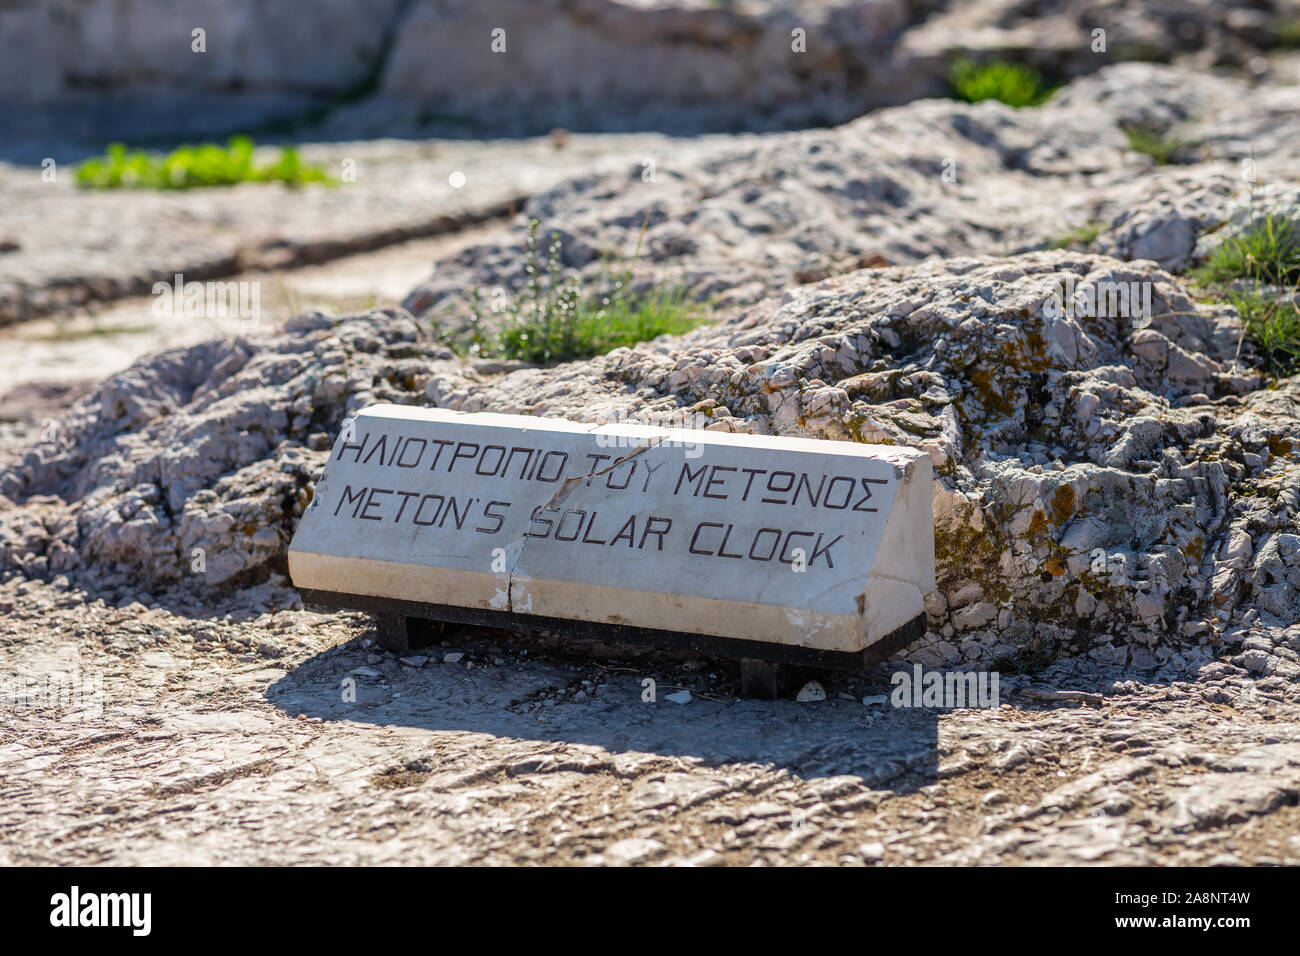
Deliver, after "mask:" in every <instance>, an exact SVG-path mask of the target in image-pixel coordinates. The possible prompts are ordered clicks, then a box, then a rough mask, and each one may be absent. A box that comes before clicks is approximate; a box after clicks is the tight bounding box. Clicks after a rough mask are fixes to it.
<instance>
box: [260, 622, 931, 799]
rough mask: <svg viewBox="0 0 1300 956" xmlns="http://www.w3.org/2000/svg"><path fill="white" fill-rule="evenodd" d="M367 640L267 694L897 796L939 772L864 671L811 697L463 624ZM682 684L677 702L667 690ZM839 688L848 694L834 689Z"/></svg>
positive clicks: (732, 675) (283, 704)
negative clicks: (428, 635) (774, 694)
mask: <svg viewBox="0 0 1300 956" xmlns="http://www.w3.org/2000/svg"><path fill="white" fill-rule="evenodd" d="M373 636H374V633H373V631H372V632H367V633H366V634H362V635H359V636H358V637H357V638H356V639H354V640H352V641H349V642H348V643H346V644H343V645H340V646H337V647H334V648H331V649H330V650H328V651H326V652H324V653H321V654H318V655H316V656H315V657H312V658H310V659H309V660H307V661H304V662H303V663H302V664H300V665H299V666H298V667H296V668H294V669H293V670H292V671H290V672H289V673H287V674H286V675H285V676H284V677H283V678H282V679H280V680H278V681H276V682H274V683H273V684H272V685H271V687H270V688H269V689H268V691H267V698H268V700H270V701H271V703H273V704H274V705H275V706H276V707H278V708H280V709H281V710H283V711H284V712H286V713H288V714H291V715H294V716H296V715H298V714H303V715H306V716H307V717H318V718H321V719H322V720H326V721H355V722H359V723H366V724H374V725H391V726H400V727H415V728H421V729H425V730H430V731H457V732H466V733H481V734H490V735H492V736H494V737H507V738H517V739H522V740H534V741H546V742H552V743H561V744H588V745H595V746H598V747H601V748H604V749H605V750H607V751H609V752H611V753H614V754H617V753H624V752H640V753H654V754H660V755H664V756H672V757H678V758H692V757H693V758H697V759H699V760H701V761H703V762H705V763H706V764H709V765H714V766H718V765H724V764H731V763H754V764H765V765H770V766H772V767H773V768H774V769H784V770H787V771H788V772H789V773H790V774H792V775H794V776H797V777H801V778H805V779H807V778H814V777H832V776H839V775H851V776H855V777H858V778H860V779H861V780H862V781H863V782H864V783H866V784H867V785H868V786H871V787H873V788H882V787H886V786H887V787H888V788H890V789H892V790H895V791H896V792H910V791H911V790H913V789H916V788H918V787H921V786H925V785H926V784H929V783H933V782H935V780H937V773H936V769H937V763H938V756H937V753H938V750H937V735H938V720H939V712H938V711H935V710H931V709H915V710H910V709H901V708H899V709H896V708H894V707H891V706H889V705H888V704H875V705H871V706H867V705H864V704H863V703H862V699H861V697H862V691H863V690H864V689H865V690H867V691H869V692H870V693H872V694H877V695H879V694H883V693H885V692H886V690H887V689H888V688H887V687H880V686H877V687H871V686H869V685H868V682H867V680H866V679H865V678H859V679H853V678H846V677H845V676H842V675H835V674H820V675H815V676H818V677H819V678H820V680H821V681H822V683H823V684H824V686H825V687H826V690H827V693H828V699H826V700H825V701H821V702H817V703H798V702H796V701H795V700H793V699H785V700H779V701H760V700H742V699H740V698H739V681H738V671H739V667H738V664H737V663H736V662H735V661H730V660H726V659H723V658H706V657H697V658H689V657H682V656H675V655H668V654H664V653H661V652H654V651H650V652H647V651H645V650H643V649H639V648H626V647H621V646H606V645H593V644H576V643H566V642H564V641H562V640H558V639H557V638H555V637H553V636H545V635H511V634H507V633H504V632H500V631H492V630H487V629H482V628H463V629H460V630H457V631H455V632H454V633H453V634H452V635H451V637H450V639H448V640H446V641H443V642H441V643H440V644H437V645H435V646H432V647H429V648H425V649H421V650H417V651H412V652H411V653H410V654H409V655H405V656H404V657H403V658H395V657H393V656H391V655H382V659H381V660H375V657H377V656H380V655H378V653H377V649H376V648H374V647H373V646H372V644H371V641H372V638H373ZM548 644H549V645H550V646H548ZM458 654H459V655H463V656H462V657H460V658H459V659H457V657H456V655H458ZM448 657H450V659H449V660H448V659H446V658H448ZM368 660H369V661H371V663H366V661H368ZM404 661H411V662H413V663H415V664H418V665H422V666H411V665H410V664H408V663H404ZM647 680H649V681H653V682H654V683H653V691H654V693H653V695H651V694H650V693H649V690H650V689H651V685H649V684H647V683H646V681H647ZM683 689H685V690H688V691H690V693H691V700H690V702H689V703H685V704H682V703H676V702H673V701H671V700H669V699H668V697H669V695H673V694H678V693H680V691H681V690H683ZM850 689H852V690H853V692H854V693H855V696H854V697H853V699H844V698H841V697H840V696H839V694H840V693H843V692H847V691H849V690H850ZM353 696H354V697H355V699H352V698H353ZM651 696H653V700H651V699H649V698H650V697H651ZM430 751H431V753H432V752H433V749H432V747H431V748H430Z"/></svg>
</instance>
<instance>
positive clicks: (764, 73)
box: [0, 0, 1298, 162]
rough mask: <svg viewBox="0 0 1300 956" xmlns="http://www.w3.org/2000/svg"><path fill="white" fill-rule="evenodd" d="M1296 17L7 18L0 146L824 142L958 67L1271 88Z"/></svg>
mask: <svg viewBox="0 0 1300 956" xmlns="http://www.w3.org/2000/svg"><path fill="white" fill-rule="evenodd" d="M1297 12H1298V11H1297V6H1296V4H1295V2H1294V0H1266V2H1246V0H1231V2H1212V0H1179V2H1174V3H1163V4H1159V5H1156V6H1150V5H1134V4H1130V3H1125V2H1122V0H1109V2H1106V3H1102V4H1097V3H1095V2H1088V3H1085V2H1083V0H1072V2H1068V3H1057V2H1052V3H1046V2H1030V3H1023V2H1019V3H1008V2H1006V0H979V2H975V3H947V2H943V0H745V2H737V3H730V2H729V3H704V2H696V0H636V2H631V0H581V2H572V0H563V2H561V0H533V2H530V3H527V4H519V3H515V2H511V0H475V2H473V3H468V2H456V0H369V2H367V3H341V2H321V3H318V4H317V5H316V6H315V8H314V9H313V15H312V16H311V17H309V18H303V17H301V16H299V15H298V10H297V8H296V6H294V5H293V4H290V3H284V2H281V3H255V2H251V0H234V2H223V3H220V4H210V5H199V6H198V8H197V9H196V8H195V7H194V5H191V6H189V7H187V8H185V9H184V10H179V9H176V8H175V7H174V5H172V4H168V3H165V2H161V0H130V2H114V3H109V2H107V0H96V2H90V3H72V2H70V0H60V2H35V0H9V2H7V3H5V4H4V5H3V6H0V31H2V32H3V34H4V35H5V36H6V37H7V38H11V39H12V41H13V42H11V44H10V45H9V47H8V49H7V54H8V55H7V56H6V57H5V60H4V62H3V64H0V90H3V91H4V95H3V100H2V101H0V124H4V125H7V126H9V127H10V128H12V129H13V131H14V135H13V136H12V137H10V138H8V140H7V141H6V142H4V143H2V144H0V146H3V147H4V148H5V149H6V150H8V151H10V153H11V154H14V153H21V154H22V155H23V158H24V161H26V162H37V161H39V160H40V159H41V158H42V157H43V156H46V155H50V152H49V150H48V148H47V149H46V151H45V152H41V151H40V150H39V147H40V146H41V145H42V144H45V145H47V146H48V144H50V143H63V144H67V145H68V146H69V148H85V146H90V147H91V148H99V147H100V146H101V145H102V141H103V140H105V139H110V138H126V139H139V138H149V137H156V136H160V135H161V136H169V135H170V136H191V137H193V136H212V135H216V134H222V133H226V132H230V131H232V130H233V129H236V128H243V129H247V128H253V127H257V126H262V125H265V124H266V123H268V122H277V121H278V122H284V121H289V120H294V119H299V120H309V121H314V122H313V123H312V125H313V126H314V128H316V129H318V130H319V131H320V132H321V133H322V134H323V135H326V136H327V137H328V138H344V139H358V138H364V137H368V136H381V135H393V134H394V133H397V132H399V131H423V135H426V136H427V135H433V134H438V135H463V134H464V133H465V132H467V131H468V132H470V133H471V134H473V135H476V136H480V137H481V136H489V135H515V134H520V133H523V134H533V135H535V134H539V133H543V132H545V131H546V130H547V129H549V128H550V127H552V126H555V125H565V126H569V127H570V128H581V129H598V130H628V129H647V128H659V129H663V128H672V129H675V130H678V131H687V130H691V131H700V130H703V129H725V128H745V129H755V128H778V127H789V126H811V125H821V124H833V123H840V122H844V121H846V120H848V119H850V118H851V117H853V116H856V115H859V114H860V113H862V112H863V111H864V110H866V109H870V108H874V107H879V106H887V105H895V104H898V103H904V102H907V101H909V100H912V99H916V98H917V97H921V96H933V95H939V94H941V93H942V92H943V91H944V88H945V81H946V78H947V75H948V70H949V67H950V64H951V61H952V59H953V58H954V57H955V56H956V55H958V54H959V53H971V52H974V53H975V54H976V55H982V56H998V57H1004V58H1009V59H1014V60H1019V61H1028V62H1030V63H1034V64H1036V65H1037V66H1039V67H1040V68H1042V69H1044V70H1046V71H1048V72H1049V73H1050V74H1052V75H1053V76H1055V77H1058V78H1060V79H1065V78H1068V77H1071V76H1075V75H1078V74H1080V73H1088V72H1092V71H1094V70H1096V69H1098V68H1100V67H1102V66H1104V65H1106V64H1108V63H1111V62H1115V61H1117V60H1129V59H1145V60H1162V61H1169V60H1172V59H1175V58H1178V57H1186V58H1189V59H1191V60H1192V61H1193V62H1194V63H1195V65H1197V66H1199V67H1202V68H1204V67H1208V66H1230V67H1235V68H1244V69H1246V70H1248V71H1250V72H1252V73H1260V72H1266V71H1267V70H1268V69H1269V67H1268V65H1267V63H1266V62H1265V61H1264V60H1263V59H1262V57H1261V56H1260V54H1261V53H1262V52H1265V51H1268V50H1269V49H1271V48H1273V47H1274V46H1276V45H1278V44H1279V42H1281V41H1280V40H1279V36H1280V34H1281V32H1282V28H1283V27H1284V26H1285V25H1287V24H1288V23H1289V22H1291V21H1292V20H1293V19H1294V18H1295V17H1296V16H1297ZM1098 28H1101V29H1104V30H1105V31H1106V37H1105V43H1104V44H1102V45H1099V44H1098V43H1097V38H1096V36H1095V34H1094V31H1095V30H1097V29H1098ZM196 29H203V30H205V31H206V35H205V37H204V44H203V46H204V48H203V50H202V51H198V50H196V49H195V44H196V41H195V39H194V36H193V31H194V30H196ZM497 30H501V31H504V33H503V34H501V35H500V36H499V39H498V35H497V34H495V33H494V31H497ZM795 31H803V33H802V35H801V36H798V37H797V36H796V34H795ZM494 40H497V41H498V44H497V49H498V50H500V52H494V49H493V43H494ZM501 43H504V50H501ZM286 49H292V50H293V51H294V55H293V56H291V57H286V56H285V55H284V51H285V50H286ZM431 63H432V64H437V65H438V68H437V69H431V68H430V67H429V65H430V64H431ZM34 106H35V107H38V108H37V109H33V108H32V107H34ZM321 114H325V116H324V119H323V120H319V119H318V117H320V115H321ZM665 124H668V125H667V126H665ZM74 139H75V144H74V142H73V140H74ZM9 158H14V157H13V155H10V156H9Z"/></svg>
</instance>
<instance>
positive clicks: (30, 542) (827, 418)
mask: <svg viewBox="0 0 1300 956" xmlns="http://www.w3.org/2000/svg"><path fill="white" fill-rule="evenodd" d="M1067 274H1068V275H1073V276H1075V277H1077V279H1078V281H1079V283H1080V284H1081V285H1083V284H1099V283H1106V282H1115V283H1129V282H1150V283H1152V286H1153V298H1152V301H1153V310H1152V311H1153V314H1152V316H1151V317H1150V318H1149V319H1147V320H1138V321H1135V320H1132V319H1128V318H1095V319H1092V318H1086V317H1063V318H1052V317H1051V315H1050V314H1049V313H1050V309H1046V310H1045V308H1044V303H1045V302H1048V301H1049V300H1050V299H1051V296H1052V293H1053V290H1054V289H1056V288H1057V286H1058V284H1059V283H1060V281H1061V279H1062V277H1063V276H1065V275H1067ZM1237 338H1238V329H1237V326H1236V324H1235V322H1234V320H1233V318H1232V317H1231V316H1230V315H1227V314H1225V313H1224V311H1223V310H1221V309H1205V310H1202V308H1200V307H1198V306H1197V304H1196V303H1195V302H1193V301H1192V300H1191V299H1189V298H1188V297H1187V296H1186V294H1185V293H1184V292H1183V290H1182V289H1181V288H1180V287H1179V285H1178V284H1177V282H1176V280H1175V279H1174V278H1173V277H1171V276H1169V275H1168V274H1166V273H1162V272H1160V271H1159V270H1158V269H1156V268H1155V267H1154V266H1153V264H1151V263H1149V262H1142V263H1133V264H1124V263H1121V262H1118V261H1116V260H1112V259H1107V258H1104V257H1098V256H1091V255H1087V254H1081V253H1070V252H1054V253H1033V254H1027V255H1024V256H1021V257H1015V258H1011V259H985V260H979V259H956V260H947V261H944V262H934V263H931V264H927V265H923V266H919V267H914V268H912V269H884V270H866V271H862V272H858V273H854V274H852V275H849V276H845V277H839V278H835V279H830V280H825V281H824V282H821V283H814V284H810V285H807V286H802V287H798V288H796V289H794V290H792V291H791V292H790V293H788V294H787V295H786V296H785V297H783V298H782V299H779V300H777V299H772V300H764V301H763V302H761V303H759V304H758V305H756V306H754V307H752V308H750V309H749V310H747V311H746V312H745V313H744V314H743V315H742V317H740V318H738V319H736V320H732V321H728V322H723V323H721V324H719V325H717V326H713V327H708V328H704V329H701V330H697V331H696V332H694V333H691V334H689V335H687V336H685V337H682V338H681V339H679V340H667V339H665V340H660V341H659V342H656V343H653V344H646V345H640V346H637V347H635V348H633V349H620V350H616V351H615V352H613V353H611V354H610V355H608V356H604V357H601V358H597V359H593V360H590V361H588V362H580V363H571V364H569V365H565V366H561V367H559V368H556V369H552V370H542V369H525V370H520V371H516V372H513V373H510V374H508V375H505V376H504V377H497V378H495V379H494V378H490V377H489V378H486V379H485V378H484V377H482V376H479V375H478V374H476V373H474V372H473V371H472V370H471V369H469V368H468V367H467V366H465V365H464V364H462V363H460V362H458V361H455V360H453V359H452V358H451V357H450V354H449V353H446V352H445V351H441V350H439V347H438V346H437V344H436V343H435V342H434V341H432V335H431V332H430V330H429V328H428V326H427V325H425V324H422V323H419V322H417V321H415V320H414V319H412V318H411V317H410V316H409V315H405V314H402V313H400V312H376V313H371V314H370V315H368V316H359V317H352V318H348V319H342V320H336V319H332V318H329V317H325V316H322V315H318V314H317V315H313V314H305V315H303V316H300V317H299V318H297V319H295V320H293V321H292V322H291V323H290V326H289V328H288V330H287V331H286V333H285V334H284V335H281V336H278V337H273V338H266V339H247V340H240V339H235V340H226V341H220V342H212V343H208V344H205V345H203V346H199V347H196V348H193V349H188V350H181V351H177V352H172V353H164V354H163V355H161V356H159V357H157V358H154V359H151V360H147V361H145V362H142V363H139V364H138V365H137V366H135V367H133V368H132V369H131V370H129V371H128V372H125V373H123V374H122V375H120V376H116V377H115V378H113V379H111V380H110V381H108V382H106V383H105V384H104V385H103V386H101V388H100V389H99V391H98V392H97V393H96V394H95V395H93V396H91V397H90V398H88V399H86V400H84V401H83V402H82V403H80V404H79V405H78V406H76V408H75V409H74V410H73V412H72V413H70V414H69V416H68V417H67V418H66V420H65V421H64V423H63V427H62V428H61V429H60V430H59V432H58V434H57V436H56V438H55V441H53V442H49V443H46V444H44V445H41V446H38V447H37V449H36V450H35V451H34V452H32V453H31V454H30V455H28V456H27V458H26V459H25V461H24V462H23V464H22V465H21V466H19V467H17V468H15V469H12V470H10V471H9V472H7V473H5V474H4V475H3V477H0V493H3V494H4V495H5V496H7V497H8V498H9V499H11V500H13V501H15V502H17V503H18V504H16V505H15V506H14V507H11V508H9V509H7V510H6V511H4V512H3V513H0V515H2V517H0V522H2V523H0V528H2V529H3V533H4V539H3V540H4V550H3V552H0V554H3V555H4V560H5V561H6V564H7V565H8V566H10V567H14V568H22V569H23V570H24V571H25V572H26V573H28V574H38V575H43V574H56V573H68V574H70V575H72V576H74V577H78V576H86V575H89V576H90V577H91V578H98V579H99V580H101V581H105V580H107V579H109V578H111V577H112V575H113V569H116V571H117V572H118V573H119V574H121V575H126V576H129V577H130V578H132V579H134V580H144V581H151V582H154V583H155V584H156V585H164V584H169V583H173V582H189V583H190V584H192V585H195V586H198V587H204V586H208V585H213V584H220V583H223V582H228V581H234V580H238V579H239V578H240V576H241V575H247V574H250V573H257V572H259V571H261V572H265V571H266V570H268V569H274V568H278V567H280V566H281V564H280V562H281V561H282V560H283V555H284V549H285V545H286V543H287V541H288V538H289V536H290V534H291V530H292V525H293V519H294V517H295V516H296V515H297V514H299V513H300V511H301V508H302V507H303V505H304V503H305V502H306V501H307V500H309V499H308V496H309V494H310V488H311V483H312V481H313V480H314V478H315V476H316V473H317V471H318V469H319V466H320V464H321V459H322V455H323V452H322V451H321V449H325V448H326V447H327V444H328V441H329V437H330V436H331V435H332V434H333V433H334V432H335V431H336V430H337V428H338V427H339V426H340V423H341V420H342V418H343V416H344V415H346V414H347V412H348V411H350V410H355V409H357V408H359V407H362V406H364V405H365V404H368V403H370V402H373V401H379V400H385V401H395V402H407V403H419V402H428V403H432V404H436V405H439V406H441V407H448V408H461V409H468V410H483V409H491V410H495V411H503V412H520V413H524V414H538V415H541V414H554V415H559V416H564V417H569V418H574V419H579V420H588V421H596V420H602V419H605V420H607V419H610V418H616V417H636V416H645V417H650V418H654V417H656V416H659V417H664V418H670V419H671V418H674V417H676V418H679V419H680V418H682V417H683V416H687V417H688V418H689V417H690V416H695V417H697V418H701V417H702V418H703V419H704V420H705V421H707V425H706V427H708V428H717V429H725V430H733V431H747V432H757V433H766V434H784V435H806V436H811V437H827V438H838V439H850V440H862V441H885V442H895V443H906V444H910V445H914V446H920V447H922V448H925V449H927V450H928V451H929V452H930V454H931V455H932V457H933V460H934V463H935V465H936V467H937V470H938V473H939V475H940V476H941V478H940V480H939V481H937V482H936V486H935V505H936V514H937V519H936V520H937V532H936V535H937V537H936V548H937V553H938V556H939V562H940V567H939V574H940V594H939V595H938V596H937V598H936V600H935V602H934V603H933V606H932V608H931V611H932V616H931V624H932V628H933V630H934V632H935V635H934V636H933V637H932V638H931V645H932V646H931V647H930V648H929V650H930V651H931V652H932V653H935V654H938V655H939V656H940V657H941V658H946V659H948V662H950V663H954V662H956V661H957V660H962V659H965V660H967V661H988V660H991V659H993V658H995V657H998V656H1003V655H1014V654H1016V653H1018V652H1020V651H1022V650H1024V648H1025V647H1046V648H1056V647H1058V646H1060V647H1065V648H1068V649H1070V650H1072V651H1074V652H1077V653H1089V654H1091V655H1093V656H1094V657H1096V658H1097V659H1099V660H1106V661H1114V662H1117V663H1119V662H1123V661H1125V660H1131V661H1132V662H1133V663H1135V664H1138V665H1146V666H1156V665H1157V664H1164V663H1168V662H1170V661H1174V663H1178V662H1179V661H1180V660H1182V659H1181V658H1178V655H1179V654H1180V653H1182V654H1186V655H1190V658H1189V659H1188V660H1187V661H1186V663H1194V662H1195V661H1197V660H1201V659H1203V658H1205V657H1206V656H1207V655H1208V653H1209V650H1208V649H1209V648H1210V647H1213V646H1216V645H1218V644H1219V643H1220V642H1221V641H1223V640H1225V639H1231V635H1230V634H1229V633H1227V632H1226V629H1227V627H1228V625H1229V622H1231V621H1233V620H1234V619H1239V617H1240V614H1241V613H1242V612H1245V611H1247V610H1249V609H1252V608H1253V609H1255V610H1254V613H1256V614H1262V615H1263V621H1264V623H1266V624H1267V623H1270V622H1271V623H1272V624H1273V625H1274V626H1279V627H1283V626H1285V625H1286V624H1287V623H1289V622H1291V621H1294V620H1295V619H1296V618H1297V616H1300V615H1298V614H1297V607H1296V602H1297V594H1298V593H1300V592H1297V586H1300V546H1298V545H1300V539H1297V538H1296V536H1295V535H1294V534H1293V533H1292V532H1293V530H1294V522H1295V517H1296V513H1297V508H1298V507H1300V469H1298V468H1297V454H1300V449H1297V447H1296V445H1295V438H1296V436H1297V435H1300V388H1298V386H1297V382H1296V380H1295V379H1291V380H1287V381H1285V382H1282V383H1280V385H1279V387H1277V388H1273V389H1262V388H1260V386H1261V384H1262V383H1261V380H1260V377H1259V376H1258V375H1256V374H1254V373H1250V372H1248V371H1246V370H1244V369H1241V368H1239V367H1237V366H1235V365H1234V364H1233V355H1234V352H1235V350H1236V346H1237ZM196 549H197V550H196ZM196 555H197V556H200V557H199V558H198V559H197V564H196ZM196 568H197V569H198V573H196ZM1281 666H1282V669H1283V670H1284V671H1288V672H1289V670H1290V669H1294V665H1291V664H1289V663H1285V664H1283V665H1281Z"/></svg>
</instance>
